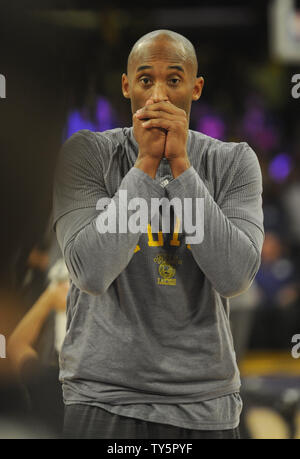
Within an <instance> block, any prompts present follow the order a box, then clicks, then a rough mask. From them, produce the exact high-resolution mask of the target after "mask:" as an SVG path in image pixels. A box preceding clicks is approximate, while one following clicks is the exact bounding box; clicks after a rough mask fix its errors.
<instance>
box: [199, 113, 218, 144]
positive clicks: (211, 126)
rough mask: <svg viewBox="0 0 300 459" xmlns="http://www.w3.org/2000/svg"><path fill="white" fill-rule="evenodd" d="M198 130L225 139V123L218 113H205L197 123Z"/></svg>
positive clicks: (215, 137)
mask: <svg viewBox="0 0 300 459" xmlns="http://www.w3.org/2000/svg"><path fill="white" fill-rule="evenodd" d="M197 130H198V131H199V132H202V133H203V134H206V135H208V136H210V137H213V138H214V139H218V140H224V136H225V123H224V122H223V120H222V119H221V118H220V117H219V116H217V115H204V116H202V117H201V118H200V120H199V121H198V123H197Z"/></svg>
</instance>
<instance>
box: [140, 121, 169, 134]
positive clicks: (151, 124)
mask: <svg viewBox="0 0 300 459" xmlns="http://www.w3.org/2000/svg"><path fill="white" fill-rule="evenodd" d="M142 126H143V127H144V128H154V127H158V128H163V129H165V130H166V131H169V130H170V129H171V128H172V126H174V123H173V122H172V121H170V120H167V119H165V118H153V119H151V120H148V121H144V122H143V123H142Z"/></svg>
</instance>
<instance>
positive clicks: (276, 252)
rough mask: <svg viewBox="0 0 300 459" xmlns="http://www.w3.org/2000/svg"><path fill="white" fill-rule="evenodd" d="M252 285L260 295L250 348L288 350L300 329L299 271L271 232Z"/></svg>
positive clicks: (286, 250)
mask: <svg viewBox="0 0 300 459" xmlns="http://www.w3.org/2000/svg"><path fill="white" fill-rule="evenodd" d="M255 282H256V284H257V286H258V289H259V293H260V300H259V307H258V308H257V309H256V312H255V320H254V325H253V328H252V336H251V347H254V348H256V349H257V348H259V349H287V348H289V347H290V341H291V337H292V336H293V335H294V334H295V333H297V332H299V328H300V312H299V311H300V310H299V304H300V290H299V272H298V267H297V265H296V264H295V262H294V260H293V258H292V256H291V253H290V247H289V245H288V244H287V243H286V242H285V241H284V239H283V237H282V236H281V235H280V234H279V232H276V231H275V230H274V229H273V230H268V231H267V232H266V236H265V241H264V245H263V249H262V262H261V266H260V269H259V271H258V273H257V275H256V278H255Z"/></svg>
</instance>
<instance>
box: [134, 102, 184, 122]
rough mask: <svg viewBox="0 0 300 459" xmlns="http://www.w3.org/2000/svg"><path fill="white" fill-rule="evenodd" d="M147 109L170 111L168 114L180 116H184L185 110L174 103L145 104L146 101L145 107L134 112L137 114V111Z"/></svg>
mask: <svg viewBox="0 0 300 459" xmlns="http://www.w3.org/2000/svg"><path fill="white" fill-rule="evenodd" d="M150 100H151V99H149V101H150ZM147 102H148V101H147ZM148 110H151V111H164V112H166V113H170V114H174V115H175V114H177V115H181V116H183V117H185V118H186V112H185V111H184V110H182V109H181V108H178V107H176V106H175V105H173V104H171V103H170V102H157V103H155V104H150V103H149V104H147V103H146V105H145V107H143V108H141V109H140V110H138V111H137V112H136V113H137V114H139V113H142V112H144V111H148Z"/></svg>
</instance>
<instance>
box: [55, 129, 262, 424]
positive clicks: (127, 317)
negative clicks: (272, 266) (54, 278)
mask: <svg viewBox="0 0 300 459" xmlns="http://www.w3.org/2000/svg"><path fill="white" fill-rule="evenodd" d="M137 154H138V145H137V143H136V141H135V139H134V136H133V132H132V128H124V129H114V130H111V131H106V132H102V133H93V132H90V131H80V132H78V133H76V134H75V135H73V136H72V137H71V138H70V139H69V140H68V141H67V142H66V143H65V145H64V147H63V149H62V152H61V158H60V164H59V166H58V173H57V177H56V184H55V192H54V224H55V225H56V232H57V237H58V241H59V244H60V247H61V249H62V252H63V254H64V258H65V262H66V264H67V266H68V269H69V272H70V276H71V279H72V282H71V288H70V292H69V295H68V311H67V314H68V318H67V334H66V338H65V341H64V345H63V349H62V353H61V358H60V361H61V380H62V382H63V390H64V398H65V402H66V403H76V402H79V403H87V404H96V405H98V406H106V407H109V408H108V409H110V410H111V411H112V410H113V408H111V407H115V408H116V407H117V408H118V409H120V410H121V411H118V413H119V414H121V413H125V412H126V409H128V408H130V410H128V412H129V411H130V413H131V414H129V415H132V416H133V414H132V413H134V412H135V413H137V412H138V411H139V410H138V408H137V409H136V410H132V407H133V406H134V407H138V406H140V407H145V406H146V404H147V405H151V406H152V407H155V406H157V407H158V406H161V405H162V404H164V405H165V406H172V407H175V406H178V407H182V406H183V405H184V406H185V408H186V407H187V406H188V405H189V406H190V407H192V406H193V407H195V406H199V407H200V406H201V402H202V404H203V403H204V402H205V403H207V401H209V400H218V403H219V401H220V400H221V399H222V400H225V399H226V397H224V396H226V395H229V394H234V393H236V392H238V390H239V387H240V378H239V372H238V369H237V365H236V361H235V354H234V350H233V343H232V337H231V332H230V326H229V300H228V298H229V297H231V296H234V295H237V294H239V293H241V292H242V291H244V290H245V289H247V288H248V287H249V285H250V284H251V282H252V280H253V279H254V277H255V274H256V272H257V270H258V268H259V264H260V252H261V248H262V243H263V237H264V233H263V215H262V200H261V192H262V180H261V172H260V167H259V163H258V160H257V157H256V155H255V153H254V152H253V150H252V149H251V148H250V147H249V146H248V145H247V144H246V143H240V144H237V143H224V142H220V141H218V140H215V139H212V138H210V137H208V136H205V135H203V134H200V133H198V132H194V131H191V130H190V131H189V137H188V155H189V159H190V163H191V167H190V168H189V169H188V170H186V171H185V172H184V173H183V174H181V175H180V176H179V177H177V178H176V179H173V178H172V174H171V171H170V167H169V165H168V162H167V161H162V162H161V164H160V166H159V169H158V172H157V175H156V178H155V180H152V179H151V178H150V177H149V176H148V175H147V174H145V173H143V172H142V171H141V170H139V169H137V168H135V167H133V166H134V163H135V160H136V157H137ZM125 190H126V192H127V201H128V202H129V201H130V199H131V198H135V197H139V198H143V199H144V200H145V201H146V202H147V203H148V205H149V208H151V198H163V197H166V198H169V199H173V198H178V199H179V200H180V201H181V202H182V203H183V204H184V199H185V198H193V199H194V200H195V198H203V203H204V221H203V224H204V238H203V241H202V242H201V243H198V244H190V245H187V244H186V234H185V233H184V228H182V232H181V233H179V234H174V233H169V234H168V233H166V234H163V235H162V236H161V235H158V234H152V232H151V230H150V231H149V232H148V233H141V232H138V233H136V234H133V233H131V232H127V233H119V232H116V233H114V234H112V233H105V234H100V233H99V231H98V229H97V228H98V227H97V219H98V217H99V213H101V212H100V211H99V210H97V209H96V206H97V202H98V200H99V199H100V198H103V197H109V198H111V199H112V200H113V202H114V204H115V207H116V210H117V211H116V215H117V216H118V215H119V212H120V211H122V209H123V210H124V202H123V201H121V200H119V196H120V195H121V194H120V192H121V191H125ZM120 207H122V209H120ZM194 207H195V206H194ZM102 212H105V210H103V211H102ZM133 213H134V211H133V210H131V211H128V219H130V217H132V215H133ZM173 229H174V228H173ZM226 402H227V404H228V399H226ZM203 406H204V405H203ZM223 406H225V405H223ZM236 406H237V405H236ZM193 409H194V408H193ZM142 411H143V410H140V413H141V412H142ZM233 411H234V410H233ZM114 412H116V411H114ZM157 412H158V411H157ZM144 413H145V411H144ZM235 413H236V411H235ZM143 416H144V417H143ZM136 417H138V416H136ZM141 417H142V418H146V417H147V414H144V415H141ZM173 417H174V416H173ZM175 417H176V416H175ZM148 418H149V415H148ZM152 419H155V416H154V417H153V416H152ZM157 419H159V416H157V418H156V420H157ZM160 419H161V418H160ZM224 419H225V417H224ZM210 421H211V419H210ZM224 422H225V421H224ZM224 422H223V423H222V422H219V423H218V422H217V419H215V420H212V422H211V423H209V422H208V423H207V422H206V423H202V424H201V419H199V426H202V425H204V424H206V426H210V427H208V428H219V427H220V426H224ZM234 422H236V420H235V421H233V419H227V423H226V426H227V428H230V426H232V425H233V424H234ZM179 425H180V424H179ZM181 425H183V426H186V427H190V428H192V427H191V423H189V422H188V421H186V422H184V421H183V424H181ZM212 425H214V427H211V426H212ZM193 428H195V423H193ZM198 428H200V427H198Z"/></svg>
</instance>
